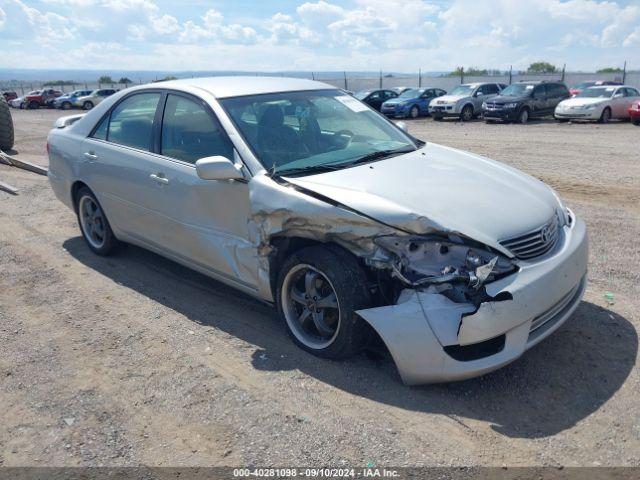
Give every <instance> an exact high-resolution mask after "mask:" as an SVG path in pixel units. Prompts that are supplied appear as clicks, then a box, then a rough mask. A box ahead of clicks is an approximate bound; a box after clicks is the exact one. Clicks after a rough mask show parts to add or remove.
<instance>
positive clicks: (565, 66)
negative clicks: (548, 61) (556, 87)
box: [560, 63, 567, 82]
mask: <svg viewBox="0 0 640 480" xmlns="http://www.w3.org/2000/svg"><path fill="white" fill-rule="evenodd" d="M566 68H567V64H566V63H565V64H564V65H563V66H562V78H561V79H560V81H561V82H564V71H565V69H566Z"/></svg>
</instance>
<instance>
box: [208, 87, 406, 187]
mask: <svg viewBox="0 0 640 480" xmlns="http://www.w3.org/2000/svg"><path fill="white" fill-rule="evenodd" d="M221 103H222V106H223V107H224V108H225V109H226V110H227V112H228V113H229V115H230V117H231V118H232V120H233V121H234V123H235V124H236V126H237V127H238V129H239V130H240V133H242V135H243V137H244V138H245V140H246V141H247V143H248V144H249V145H250V146H251V148H252V149H253V151H254V152H255V154H256V156H257V157H258V159H259V160H260V162H262V164H263V165H264V167H265V168H266V169H267V170H270V171H272V172H273V173H276V174H283V175H284V174H286V172H292V173H293V171H294V170H300V169H305V170H307V171H308V170H313V169H317V170H321V169H337V168H343V167H345V166H347V165H348V164H353V163H355V162H361V161H367V159H369V158H371V160H374V159H379V158H382V157H383V156H390V155H393V154H396V153H402V152H407V151H413V150H415V149H416V144H415V143H414V142H413V140H412V139H411V138H410V137H409V136H407V135H405V134H404V133H403V132H402V131H401V130H400V129H398V128H397V127H395V126H394V125H393V124H392V123H391V122H389V121H388V120H386V119H385V118H383V117H382V116H380V115H379V114H378V113H376V112H374V111H372V110H371V109H370V108H369V107H368V106H366V105H364V104H362V103H360V102H359V101H358V100H356V99H354V98H353V97H351V96H348V95H346V94H344V93H343V92H341V91H339V90H313V91H303V92H284V93H273V94H268V95H252V96H243V97H234V98H228V99H222V100H221ZM364 157H367V158H364ZM373 157H375V158H373Z"/></svg>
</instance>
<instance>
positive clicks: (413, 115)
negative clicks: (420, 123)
mask: <svg viewBox="0 0 640 480" xmlns="http://www.w3.org/2000/svg"><path fill="white" fill-rule="evenodd" d="M409 116H410V117H411V118H418V117H419V116H420V109H419V108H418V106H417V105H414V106H413V107H411V110H409Z"/></svg>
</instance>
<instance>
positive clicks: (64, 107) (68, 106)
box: [62, 102, 71, 110]
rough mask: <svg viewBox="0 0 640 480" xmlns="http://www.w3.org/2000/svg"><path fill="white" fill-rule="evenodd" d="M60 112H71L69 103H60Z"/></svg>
mask: <svg viewBox="0 0 640 480" xmlns="http://www.w3.org/2000/svg"><path fill="white" fill-rule="evenodd" d="M62 110H71V103H69V102H62Z"/></svg>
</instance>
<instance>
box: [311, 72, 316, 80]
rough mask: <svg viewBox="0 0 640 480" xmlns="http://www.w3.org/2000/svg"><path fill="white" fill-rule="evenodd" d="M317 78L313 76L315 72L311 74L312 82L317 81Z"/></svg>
mask: <svg viewBox="0 0 640 480" xmlns="http://www.w3.org/2000/svg"><path fill="white" fill-rule="evenodd" d="M315 79H316V76H315V75H314V74H313V72H311V80H315Z"/></svg>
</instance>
